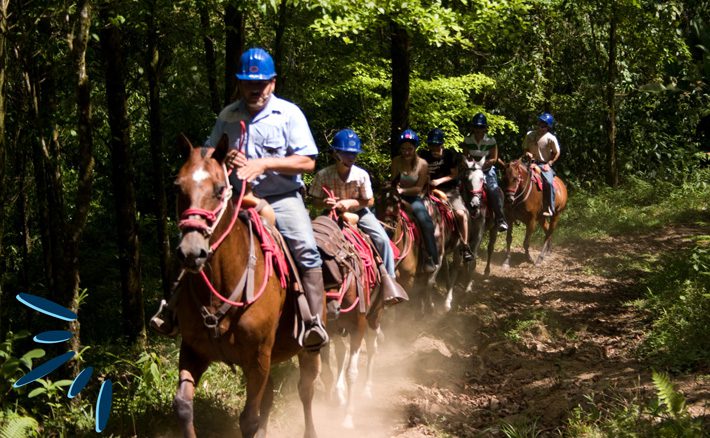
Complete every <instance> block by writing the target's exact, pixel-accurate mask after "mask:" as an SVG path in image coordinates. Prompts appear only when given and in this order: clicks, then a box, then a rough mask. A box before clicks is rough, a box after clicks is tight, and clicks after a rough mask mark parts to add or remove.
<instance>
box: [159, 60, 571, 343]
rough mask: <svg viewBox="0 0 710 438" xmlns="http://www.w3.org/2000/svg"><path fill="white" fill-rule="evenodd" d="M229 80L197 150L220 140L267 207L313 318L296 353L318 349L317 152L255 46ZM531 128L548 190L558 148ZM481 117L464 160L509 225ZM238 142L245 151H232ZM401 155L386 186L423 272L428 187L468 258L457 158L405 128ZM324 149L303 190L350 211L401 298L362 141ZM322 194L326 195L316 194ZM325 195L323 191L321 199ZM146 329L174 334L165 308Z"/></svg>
mask: <svg viewBox="0 0 710 438" xmlns="http://www.w3.org/2000/svg"><path fill="white" fill-rule="evenodd" d="M240 61H241V65H240V69H239V72H238V73H237V74H236V76H237V78H238V84H239V96H240V98H239V99H238V100H237V101H235V102H233V103H231V104H229V105H227V106H226V107H225V108H224V109H223V110H222V111H221V112H220V113H219V115H218V117H217V120H216V122H215V124H214V127H213V129H212V132H211V134H210V136H209V138H208V140H207V142H206V143H205V146H207V147H214V146H216V145H217V143H218V142H219V139H220V138H221V137H222V135H223V134H226V135H227V136H228V141H229V147H230V151H229V153H228V154H227V157H226V160H225V163H226V165H227V167H228V168H229V169H234V170H235V172H232V173H231V175H230V182H231V183H232V185H233V186H235V187H240V186H241V184H243V182H247V183H250V184H251V188H252V190H253V192H254V194H255V195H256V196H258V197H259V198H262V199H264V200H266V201H267V202H268V203H269V205H270V206H271V207H272V208H273V211H274V213H275V217H276V228H277V229H278V231H279V232H280V233H281V234H282V235H283V237H284V240H285V242H286V244H287V246H288V248H289V250H290V251H291V253H292V254H293V256H294V257H293V258H294V260H295V261H296V263H297V265H298V270H299V274H300V276H301V279H302V285H303V289H304V292H305V295H306V300H307V302H308V306H309V308H310V314H311V315H313V316H312V318H311V320H310V321H304V323H305V333H304V335H303V337H302V343H303V345H302V346H303V347H304V348H306V349H308V350H313V351H315V350H318V349H320V348H321V347H322V346H323V345H325V344H326V343H327V342H328V334H327V332H326V330H325V327H324V325H323V319H322V315H323V310H324V309H323V303H324V301H325V300H324V286H323V276H322V268H321V265H322V260H321V256H320V253H319V251H318V247H317V246H316V240H315V238H314V234H313V229H312V226H311V220H310V217H309V214H308V210H307V209H306V206H305V204H304V200H303V199H302V195H301V190H302V188H303V187H304V184H303V181H302V179H301V174H302V173H304V172H312V171H313V170H314V169H315V163H316V161H315V158H316V156H317V155H318V148H317V146H316V144H315V141H314V139H313V136H312V134H311V131H310V128H309V126H308V122H307V120H306V117H305V115H304V114H303V112H302V111H301V109H300V108H299V107H298V106H296V105H295V104H293V103H291V102H288V101H286V100H283V99H281V98H279V97H277V96H276V95H274V94H273V91H274V88H275V85H276V79H275V77H276V71H275V68H274V61H273V59H272V58H271V56H270V55H269V54H268V53H267V52H266V51H265V50H263V49H261V48H251V49H249V50H247V51H245V52H244V53H243V54H242V56H241V60H240ZM538 121H539V123H538V129H537V130H534V131H530V132H528V134H527V135H526V137H525V141H524V143H523V147H524V149H525V153H526V155H527V156H528V157H529V158H530V159H531V160H532V161H533V163H534V164H535V165H536V166H537V167H539V168H540V170H541V172H542V175H543V177H544V180H545V181H546V182H547V185H548V186H549V185H550V184H551V183H552V178H553V177H554V171H553V170H552V164H553V163H554V162H555V161H557V159H558V158H559V156H560V148H559V143H558V142H557V139H556V138H555V136H554V135H553V134H552V133H551V132H550V130H551V128H552V126H553V124H554V119H553V117H552V115H550V114H549V113H543V114H542V115H540V116H539V118H538ZM487 128H488V125H487V121H486V117H485V116H484V115H483V114H481V113H479V114H476V115H475V116H474V118H473V132H472V133H471V134H470V135H468V136H466V137H465V139H464V142H463V144H462V148H463V153H464V154H468V153H471V152H472V151H482V152H485V153H487V160H486V162H485V164H484V168H483V170H484V173H485V182H486V191H487V195H488V200H489V202H490V203H491V205H492V207H493V211H494V214H495V218H496V223H497V227H498V230H499V231H504V230H506V229H507V228H508V225H507V224H506V222H505V216H504V213H503V199H502V193H501V192H500V190H498V182H497V175H496V169H495V164H496V162H497V161H498V148H497V144H496V141H495V139H494V138H492V137H490V136H489V135H488V134H487ZM244 141H245V150H244V151H240V150H239V148H238V147H239V145H240V143H241V142H244ZM396 142H397V145H398V146H399V151H400V155H399V156H397V157H395V158H393V159H392V168H391V171H392V173H391V175H392V182H393V184H394V186H395V187H396V190H397V192H398V193H399V194H400V196H401V197H402V199H404V200H405V201H407V202H408V203H409V204H410V205H411V209H412V212H413V215H414V217H415V220H416V223H417V225H418V226H419V228H420V230H421V231H422V236H423V242H424V245H423V246H424V249H425V250H426V253H427V255H428V259H426V261H425V263H424V270H425V271H426V272H434V271H435V270H436V269H437V263H438V261H439V254H438V250H437V246H436V241H435V239H434V223H433V222H432V218H431V216H430V215H429V213H428V211H427V208H426V206H425V205H424V203H423V199H424V195H425V194H426V193H428V190H429V187H432V188H436V189H438V190H441V191H443V192H445V194H446V195H447V197H448V200H449V202H450V205H451V207H452V210H453V212H454V216H455V218H456V222H457V224H458V228H459V234H460V236H461V239H462V243H463V245H462V248H463V249H462V253H463V254H462V255H463V257H464V260H471V259H472V258H473V254H471V250H470V248H469V247H468V244H467V242H468V227H467V224H468V219H467V217H468V216H467V215H468V213H467V210H466V207H465V206H464V204H463V202H462V201H461V196H460V194H459V191H458V179H457V177H458V166H459V159H458V157H457V156H456V155H455V154H454V152H453V151H452V150H450V149H444V148H443V144H444V133H443V131H442V130H441V129H439V128H435V129H433V130H431V131H430V132H429V135H428V136H427V144H428V146H429V150H428V151H424V152H423V153H422V157H419V156H418V155H417V151H416V149H417V147H418V146H419V136H418V135H417V134H416V133H415V132H414V131H413V130H411V129H406V130H404V131H403V132H402V133H401V135H400V136H399V138H398V139H397V140H396ZM331 149H332V151H333V156H334V158H335V160H336V164H335V165H333V166H330V167H327V168H325V169H322V170H321V171H320V172H318V173H317V174H316V177H315V179H314V183H313V185H312V186H311V189H310V195H311V196H312V197H313V198H314V203H315V205H316V206H317V207H320V208H328V209H334V210H336V211H337V212H339V213H343V212H350V213H354V214H356V215H357V216H358V219H359V220H358V227H359V228H360V229H361V230H362V231H363V232H365V233H366V234H367V235H369V236H370V237H371V239H372V241H373V243H374V246H375V248H376V249H377V252H378V253H379V255H380V257H381V259H382V263H383V270H384V271H385V273H386V275H385V276H384V277H387V278H386V280H387V283H388V284H389V287H390V288H393V289H394V290H393V292H392V293H390V294H389V295H388V294H387V293H385V294H384V295H385V297H386V298H388V297H389V298H391V303H396V302H399V301H401V300H403V299H406V293H402V292H401V291H397V290H396V289H397V287H398V285H397V284H396V282H395V281H394V278H395V258H394V254H393V252H392V248H391V246H390V242H389V238H388V236H387V234H386V232H385V231H384V229H383V227H382V225H381V224H380V223H379V221H378V220H377V219H376V218H375V216H374V214H373V213H372V212H371V211H370V207H371V206H372V202H373V192H372V186H371V183H370V176H369V175H368V173H367V172H366V171H365V170H364V169H362V168H360V167H358V166H356V165H355V164H354V163H355V160H356V158H357V156H358V154H360V153H361V152H362V146H361V141H360V139H359V138H358V136H357V134H356V133H355V132H353V131H352V130H350V129H343V130H341V131H339V132H338V133H337V134H336V135H335V137H334V138H333V141H332V145H331ZM324 187H328V192H329V193H330V194H328V193H326V191H324V190H323V188H324ZM330 191H332V192H330ZM546 194H547V196H546V197H545V198H546V199H547V200H548V203H547V205H546V208H545V209H544V211H545V213H546V214H551V212H552V209H553V208H554V190H549V189H548V190H547V191H546ZM151 326H152V327H153V328H154V329H156V331H158V332H160V333H162V334H174V333H175V332H176V330H175V329H176V326H177V321H176V320H175V318H174V312H172V309H171V308H170V306H165V305H161V310H160V311H159V312H158V313H157V314H156V315H155V316H154V317H153V318H152V319H151Z"/></svg>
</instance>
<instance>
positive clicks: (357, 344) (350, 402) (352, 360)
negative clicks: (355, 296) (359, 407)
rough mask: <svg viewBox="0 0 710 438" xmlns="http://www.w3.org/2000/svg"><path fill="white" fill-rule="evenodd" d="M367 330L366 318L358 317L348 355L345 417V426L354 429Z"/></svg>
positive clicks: (351, 334) (351, 336) (351, 335)
mask: <svg viewBox="0 0 710 438" xmlns="http://www.w3.org/2000/svg"><path fill="white" fill-rule="evenodd" d="M366 330H367V321H366V320H365V318H358V322H357V329H356V330H354V331H353V332H351V333H350V354H349V355H348V367H347V374H346V380H347V383H348V388H347V390H348V395H347V403H346V405H345V417H344V418H343V427H344V428H346V429H354V428H355V425H354V423H353V415H354V414H355V394H354V392H355V384H356V383H357V376H358V374H359V373H358V371H359V370H358V365H359V363H360V351H361V350H362V339H363V338H364V337H365V331H366Z"/></svg>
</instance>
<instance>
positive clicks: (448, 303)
mask: <svg viewBox="0 0 710 438" xmlns="http://www.w3.org/2000/svg"><path fill="white" fill-rule="evenodd" d="M444 312H451V300H446V301H444Z"/></svg>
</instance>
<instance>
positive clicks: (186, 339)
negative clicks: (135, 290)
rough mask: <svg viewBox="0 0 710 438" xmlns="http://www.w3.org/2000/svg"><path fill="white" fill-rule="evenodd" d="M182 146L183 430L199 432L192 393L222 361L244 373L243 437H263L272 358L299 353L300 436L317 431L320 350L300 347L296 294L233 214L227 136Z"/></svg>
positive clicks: (177, 403)
mask: <svg viewBox="0 0 710 438" xmlns="http://www.w3.org/2000/svg"><path fill="white" fill-rule="evenodd" d="M180 145H181V147H182V149H183V154H184V155H185V156H186V157H187V158H186V160H187V161H186V162H185V164H184V165H183V166H182V168H181V169H180V172H179V174H178V177H177V180H176V181H175V184H176V185H177V186H178V199H177V205H178V214H179V215H180V217H181V219H182V220H181V222H180V229H181V231H182V240H181V241H180V245H179V247H178V249H177V256H178V258H179V259H180V260H181V262H182V266H183V268H184V272H185V274H184V275H183V276H182V280H181V281H182V283H181V288H180V291H181V292H180V295H179V297H178V299H177V304H176V307H177V309H176V311H177V317H178V321H179V325H180V331H181V334H182V342H181V345H180V363H179V369H180V375H179V382H178V390H177V394H176V396H175V400H174V402H173V405H174V407H175V410H176V412H177V415H178V418H179V420H180V425H181V428H182V431H183V435H184V436H186V437H194V436H196V434H195V428H194V424H193V399H194V395H195V388H196V387H197V383H198V382H199V380H200V377H201V376H202V374H203V373H204V372H205V371H206V370H207V367H208V366H209V364H210V363H211V362H214V361H222V362H225V363H227V364H230V365H237V366H239V367H241V368H242V370H243V372H244V378H245V380H246V393H247V399H246V403H245V406H244V410H243V411H242V413H241V415H240V417H239V426H240V429H241V432H242V436H244V437H250V438H251V437H255V436H258V437H263V436H265V435H266V427H267V422H268V418H269V411H270V409H271V405H272V402H273V383H272V379H271V372H270V369H271V365H272V364H273V363H277V362H281V361H285V360H288V359H289V358H291V357H292V356H294V355H298V359H299V364H300V380H299V384H298V390H299V395H300V398H301V402H302V403H303V413H304V417H305V433H304V436H305V437H306V438H314V437H315V436H316V432H315V427H314V424H313V416H312V412H311V402H312V399H313V391H314V381H315V379H316V378H317V376H318V372H319V368H320V357H319V355H318V353H317V352H314V353H309V352H306V351H305V350H302V349H301V348H300V347H299V345H298V343H297V342H296V339H294V336H293V333H292V330H293V327H294V317H295V316H294V313H295V310H294V300H295V298H294V294H293V293H291V292H290V291H289V290H288V289H287V288H286V287H284V286H283V284H282V282H281V281H280V279H279V275H275V274H276V273H275V272H274V273H273V274H274V275H270V274H269V272H268V271H266V269H267V266H268V264H267V263H265V253H264V252H263V251H262V249H261V246H260V242H259V241H258V239H257V237H256V233H253V232H252V231H250V230H251V228H250V227H249V225H248V220H247V221H242V220H241V219H237V218H236V217H235V215H236V214H237V211H236V207H235V205H234V204H233V203H232V202H231V201H230V194H231V186H230V184H229V181H228V179H227V170H226V167H225V164H224V158H225V155H226V153H227V148H228V146H227V139H226V136H223V137H222V140H221V141H220V142H219V144H218V145H217V147H216V148H214V149H208V148H199V147H198V148H193V147H192V145H191V144H190V142H189V141H188V140H187V139H186V138H184V137H181V139H180ZM250 259H251V260H254V261H255V263H252V264H250V263H249V260H250ZM250 266H253V267H250ZM265 274H266V275H265ZM249 278H252V279H254V280H253V281H251V282H250V280H249ZM245 279H246V280H245ZM250 283H251V284H252V286H253V288H252V287H251V286H250ZM250 289H251V290H250ZM254 289H256V290H258V292H256V293H253V290H254ZM243 292H244V293H243ZM250 292H251V293H250ZM218 295H221V297H219V296H218ZM250 296H251V298H250ZM224 297H229V298H224ZM225 300H226V304H225ZM230 302H231V304H230Z"/></svg>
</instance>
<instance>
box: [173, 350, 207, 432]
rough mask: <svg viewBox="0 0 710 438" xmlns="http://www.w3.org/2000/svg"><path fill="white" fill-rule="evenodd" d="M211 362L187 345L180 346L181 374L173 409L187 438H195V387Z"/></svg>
mask: <svg viewBox="0 0 710 438" xmlns="http://www.w3.org/2000/svg"><path fill="white" fill-rule="evenodd" d="M208 365H209V361H207V360H205V359H203V358H201V357H199V356H198V355H197V354H195V353H194V351H193V350H192V349H191V348H190V347H189V346H187V345H185V343H183V344H182V345H181V346H180V365H179V367H180V372H179V378H178V389H177V393H176V394H175V398H174V399H173V409H174V410H175V413H176V414H177V417H178V421H179V422H180V429H182V435H183V437H185V438H195V437H196V436H197V434H196V433H195V424H194V410H193V400H194V399H195V387H196V386H197V383H198V382H199V381H200V377H202V374H203V373H204V372H205V370H207V366H208Z"/></svg>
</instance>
